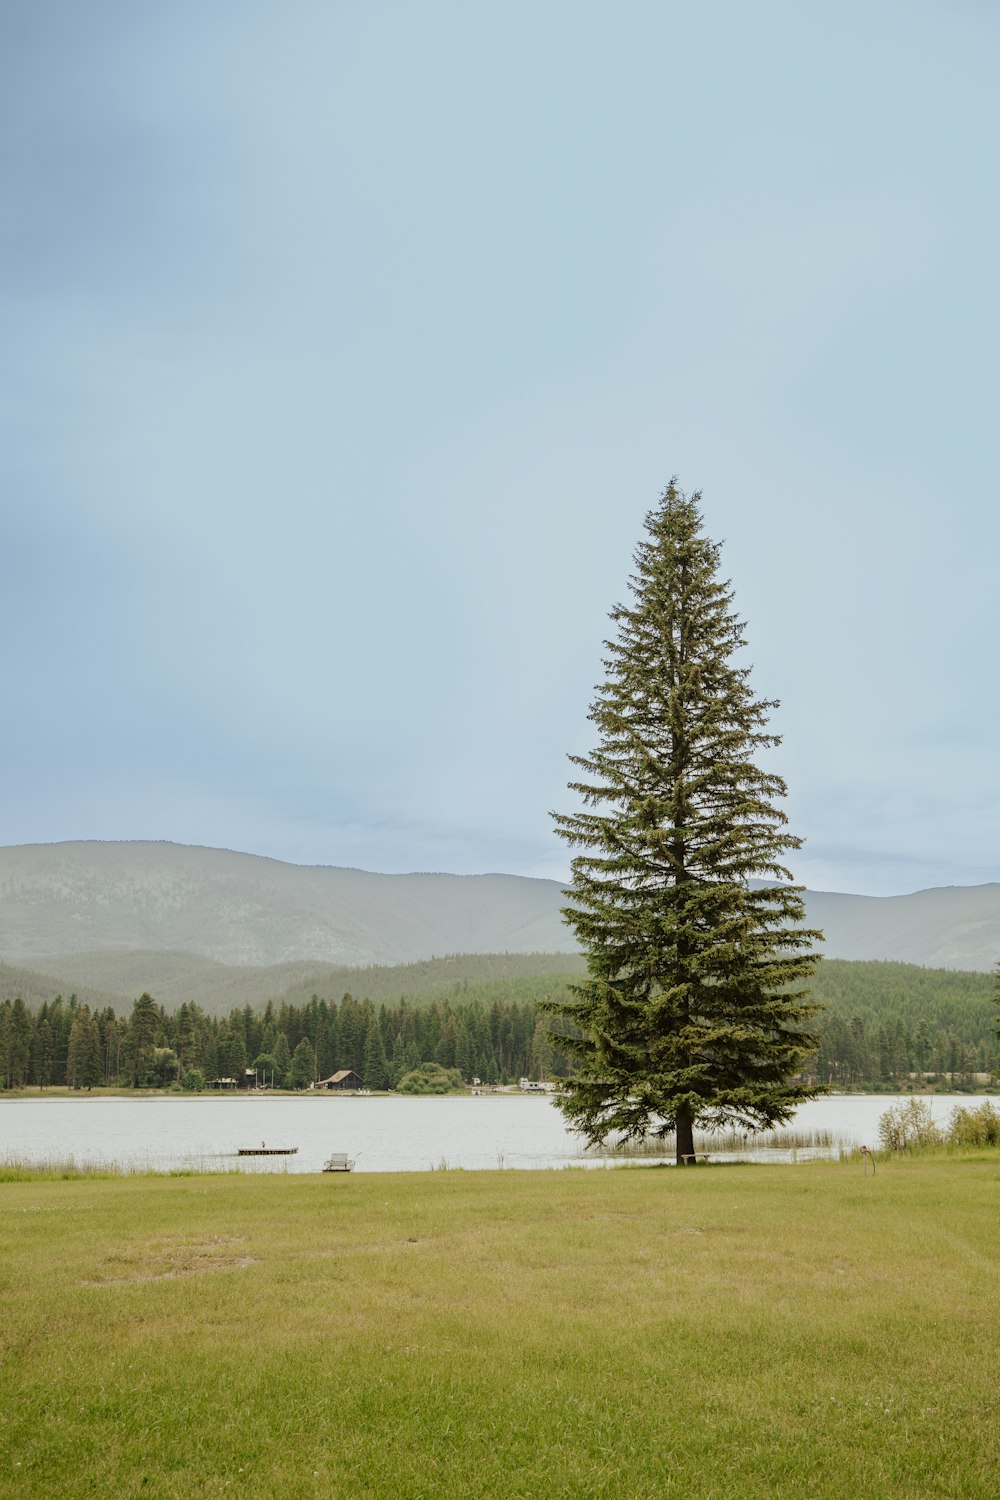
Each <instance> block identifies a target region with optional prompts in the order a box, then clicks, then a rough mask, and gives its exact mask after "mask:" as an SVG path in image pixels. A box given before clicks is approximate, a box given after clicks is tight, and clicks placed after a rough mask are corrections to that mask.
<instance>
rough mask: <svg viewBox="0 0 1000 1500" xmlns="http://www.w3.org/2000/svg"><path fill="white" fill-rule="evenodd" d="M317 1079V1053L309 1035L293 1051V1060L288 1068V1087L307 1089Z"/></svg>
mask: <svg viewBox="0 0 1000 1500" xmlns="http://www.w3.org/2000/svg"><path fill="white" fill-rule="evenodd" d="M315 1081H316V1054H315V1052H314V1051H313V1048H312V1043H311V1042H310V1041H309V1039H308V1037H303V1038H302V1040H301V1041H300V1042H299V1044H298V1046H297V1047H296V1049H295V1051H294V1052H293V1053H292V1062H291V1066H290V1067H289V1069H288V1087H289V1088H290V1089H307V1088H308V1087H309V1085H310V1084H311V1083H314V1082H315Z"/></svg>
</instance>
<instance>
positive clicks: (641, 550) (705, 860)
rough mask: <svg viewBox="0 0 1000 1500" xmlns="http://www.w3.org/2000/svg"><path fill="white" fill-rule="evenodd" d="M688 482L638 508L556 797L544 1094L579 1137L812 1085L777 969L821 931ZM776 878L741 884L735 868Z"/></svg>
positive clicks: (786, 975)
mask: <svg viewBox="0 0 1000 1500" xmlns="http://www.w3.org/2000/svg"><path fill="white" fill-rule="evenodd" d="M699 501H700V496H699V495H694V496H692V497H690V498H689V497H687V496H685V495H684V494H683V493H682V492H681V491H680V490H679V489H677V487H676V486H675V484H673V483H671V484H670V485H669V487H668V488H667V490H666V492H665V493H664V495H663V497H662V499H661V503H660V505H659V507H658V508H657V509H655V510H653V511H651V512H650V513H649V515H648V516H647V517H646V530H647V533H648V536H647V538H646V539H644V540H643V541H642V542H641V543H640V544H639V547H638V548H637V550H636V553H635V568H636V570H635V573H634V575H633V577H632V578H631V580H630V583H631V590H632V595H633V599H632V602H631V603H630V604H628V605H618V606H617V607H616V608H615V609H614V610H613V611H612V614H611V619H612V621H613V622H614V624H615V625H616V626H617V632H618V633H617V638H616V639H615V640H612V641H609V642H607V643H606V644H607V648H608V651H609V653H610V654H609V655H608V657H607V658H606V659H605V663H604V665H605V668H606V673H607V676H606V680H605V682H604V683H603V685H602V686H601V687H600V688H599V689H598V690H597V696H596V699H595V702H594V704H593V706H592V708H591V711H590V719H591V721H592V723H593V724H594V725H596V728H597V731H598V734H599V743H598V746H597V748H596V749H595V750H594V751H593V752H592V753H591V754H590V755H589V756H572V757H571V760H572V761H573V762H574V764H575V765H577V766H578V767H579V768H580V770H581V772H582V773H583V775H582V777H581V779H580V780H579V781H577V782H573V783H571V790H573V791H575V792H577V793H578V794H579V796H580V797H581V798H582V803H583V809H582V810H581V811H578V812H574V813H565V814H559V813H557V814H554V817H555V822H556V826H557V829H558V832H559V833H560V835H561V836H562V837H563V838H565V839H566V840H568V842H569V843H570V844H571V845H573V846H575V847H576V848H578V849H580V850H582V851H584V852H582V853H578V854H577V855H576V857H575V858H574V859H573V862H572V884H571V889H570V891H569V892H568V894H569V897H570V901H571V905H570V906H569V907H567V908H566V910H565V912H564V915H565V917H566V919H567V921H568V922H569V923H570V925H571V926H572V927H574V928H575V929H576V933H577V936H578V938H579V940H580V942H581V945H582V946H583V948H584V950H585V953H586V956H587V963H588V979H587V980H586V982H584V983H583V984H581V985H579V986H577V987H576V989H575V992H574V997H573V999H572V1000H571V1001H569V1002H568V1003H566V1004H564V1005H559V1004H554V1005H552V1004H550V1005H548V1006H547V1007H545V1008H546V1009H548V1010H549V1011H550V1012H552V1013H555V1014H559V1015H561V1016H563V1017H564V1018H565V1019H568V1020H569V1021H571V1022H572V1023H574V1025H575V1027H576V1028H578V1029H579V1032H580V1033H582V1035H581V1036H579V1037H577V1038H576V1039H570V1040H567V1041H563V1040H562V1039H560V1045H561V1046H563V1047H564V1049H568V1050H571V1051H572V1052H573V1053H574V1054H575V1055H576V1057H577V1059H578V1070H577V1072H576V1074H575V1076H574V1077H572V1078H570V1079H569V1080H568V1081H567V1085H566V1091H565V1093H564V1094H563V1095H562V1096H561V1099H560V1103H561V1105H562V1108H563V1110H564V1112H565V1113H566V1115H567V1117H568V1118H569V1119H570V1120H571V1121H572V1122H573V1124H574V1125H575V1127H576V1129H578V1130H579V1131H580V1132H581V1133H582V1134H583V1135H584V1136H585V1137H586V1138H587V1140H588V1141H589V1142H591V1143H596V1142H599V1141H602V1140H604V1139H606V1138H607V1137H608V1136H609V1135H612V1134H614V1135H618V1134H621V1135H624V1136H625V1137H628V1138H635V1137H638V1136H642V1135H646V1134H649V1133H652V1134H658V1135H667V1134H670V1133H673V1132H676V1150H677V1160H678V1162H681V1161H683V1160H684V1158H685V1157H690V1156H692V1155H693V1152H694V1140H693V1132H694V1126H695V1124H696V1123H701V1124H702V1125H704V1126H708V1127H714V1126H719V1125H739V1126H742V1127H745V1128H746V1127H749V1128H751V1129H756V1128H760V1127H763V1126H769V1125H772V1124H775V1123H779V1122H781V1121H782V1120H785V1119H787V1118H788V1116H789V1114H790V1113H791V1111H792V1110H793V1109H794V1108H795V1106H796V1105H797V1104H798V1103H799V1102H800V1101H801V1100H803V1099H807V1098H810V1097H812V1096H813V1095H814V1093H815V1092H816V1090H815V1089H813V1088H811V1087H809V1086H807V1085H806V1084H804V1083H801V1082H792V1081H790V1078H791V1075H793V1074H794V1073H795V1072H796V1070H797V1068H798V1067H799V1066H800V1065H801V1063H802V1061H803V1059H804V1058H805V1057H806V1055H807V1054H808V1053H809V1052H810V1051H812V1050H813V1048H814V1047H815V1045H816V1039H815V1038H814V1037H812V1036H810V1035H809V1034H808V1033H806V1032H805V1031H803V1026H804V1025H805V1023H807V1022H808V1019H809V1017H810V1015H811V1014H812V1012H813V1007H812V1006H811V1005H810V1004H809V1003H808V999H807V997H806V995H805V993H804V992H803V991H801V990H795V989H790V988H789V986H794V985H795V984H796V983H797V982H798V981H800V980H802V979H805V978H807V977H808V975H809V974H810V973H811V972H812V971H813V969H814V967H815V962H816V960H815V958H814V956H813V954H812V952H811V951H810V950H811V949H812V945H813V943H814V941H816V940H817V939H818V938H819V936H820V934H818V933H816V932H811V931H806V930H804V929H802V928H801V927H800V926H798V925H797V924H799V923H801V922H802V920H803V917H804V908H803V903H802V895H801V890H802V888H801V887H799V886H794V885H791V884H789V883H787V882H790V881H791V879H792V877H791V874H790V873H789V871H788V870H787V869H786V868H785V867H784V865H783V863H782V857H783V856H784V855H785V853H786V851H787V850H790V849H796V848H798V847H799V844H800V843H801V840H799V839H796V838H794V837H792V836H791V835H790V834H789V833H787V832H786V829H785V824H786V818H785V814H784V813H783V812H782V811H780V810H779V808H778V807H777V806H776V805H775V799H777V798H779V797H781V796H783V795H784V793H785V785H784V782H783V781H782V779H781V777H779V776H777V775H775V774H773V773H771V772H768V771H765V770H763V769H761V768H760V767H759V766H758V764H757V763H756V757H757V756H758V754H759V752H761V751H764V750H767V749H769V748H770V747H772V746H774V745H776V744H777V743H778V737H777V736H776V735H774V734H771V733H769V732H768V730H767V728H766V725H767V717H768V712H769V710H770V709H772V708H774V707H775V706H776V705H775V704H774V703H772V702H768V701H766V700H764V699H759V698H756V697H755V696H754V695H753V693H752V691H751V688H750V683H749V668H748V667H747V666H744V665H740V664H739V662H738V660H736V657H737V653H738V651H739V649H740V647H742V646H743V644H744V627H743V624H742V622H741V621H740V620H739V619H738V618H737V616H736V615H735V614H734V613H733V609H732V603H733V594H732V589H731V587H730V585H729V584H728V583H727V582H725V581H722V580H720V578H719V577H718V564H719V550H720V549H719V547H718V545H717V544H716V543H714V542H711V541H709V540H708V538H706V537H705V536H704V535H703V534H702V530H701V514H700V511H699ZM761 877H762V878H764V879H767V880H771V881H776V882H779V883H778V884H776V885H773V886H765V887H763V888H761V889H754V888H752V887H751V885H750V881H751V880H752V879H754V878H761Z"/></svg>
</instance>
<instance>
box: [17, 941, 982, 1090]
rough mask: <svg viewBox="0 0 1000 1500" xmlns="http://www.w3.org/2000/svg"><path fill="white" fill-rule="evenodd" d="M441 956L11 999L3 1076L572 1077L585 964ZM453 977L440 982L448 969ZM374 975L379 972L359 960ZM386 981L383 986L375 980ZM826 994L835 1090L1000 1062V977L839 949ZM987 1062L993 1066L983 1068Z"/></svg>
mask: <svg viewBox="0 0 1000 1500" xmlns="http://www.w3.org/2000/svg"><path fill="white" fill-rule="evenodd" d="M440 963H441V968H440V970H437V971H436V970H435V969H434V967H433V965H428V966H425V969H424V973H423V975H422V977H423V980H424V982H425V983H426V984H427V985H428V986H429V987H428V988H426V989H423V990H422V991H421V990H419V989H416V990H415V992H409V993H407V992H403V990H402V985H403V984H405V983H408V982H409V981H410V980H411V979H412V977H413V976H412V970H410V969H404V970H401V971H400V974H401V983H400V990H399V992H397V994H396V995H395V996H392V994H391V987H390V986H389V985H388V984H387V982H386V976H387V974H388V973H389V972H390V971H386V970H383V971H379V973H378V981H379V982H378V985H377V988H378V990H379V991H380V992H381V993H382V994H383V995H385V996H386V997H387V998H383V999H380V1000H376V999H373V998H372V997H371V996H368V995H366V996H365V997H364V998H362V999H357V998H355V997H354V996H353V995H352V994H350V993H345V994H343V995H342V996H340V998H333V997H329V996H321V995H318V994H314V995H312V996H311V997H309V998H307V999H301V1000H300V999H295V1000H290V999H288V998H287V997H278V998H277V999H275V1000H272V1001H268V1003H267V1004H266V1005H265V1006H263V1007H256V1008H255V1007H252V1006H250V1005H245V1006H243V1007H239V1008H234V1009H233V1010H231V1011H230V1013H229V1014H228V1015H227V1016H210V1015H208V1014H206V1013H205V1012H204V1011H203V1010H202V1009H201V1008H200V1007H199V1006H198V1005H197V1004H194V1003H185V1004H182V1005H180V1006H178V1007H176V1008H174V1009H172V1010H168V1009H167V1008H165V1007H164V1006H163V1005H161V1004H158V1003H157V1001H156V1000H155V999H153V998H152V997H150V996H149V995H142V996H141V997H140V998H139V999H138V1000H136V1001H134V1002H133V1004H132V1007H131V1011H130V1012H129V1011H128V1010H127V1008H125V1009H123V1008H119V1009H118V1010H117V1011H116V1008H115V1007H114V1006H112V1005H103V1006H102V1005H99V1004H97V1003H89V1002H88V1001H87V1000H85V999H81V998H79V997H77V996H76V995H71V996H69V997H68V998H62V997H59V996H55V997H53V998H51V999H47V998H40V999H36V1001H35V1003H32V1004H29V1003H26V1001H25V999H24V998H23V996H21V995H20V994H16V995H14V996H7V997H6V998H5V999H4V1000H3V1001H2V1002H0V1088H3V1089H8V1090H9V1089H20V1088H24V1087H38V1088H46V1087H55V1086H63V1087H65V1086H68V1087H70V1088H74V1089H92V1088H100V1087H117V1088H180V1089H185V1088H186V1089H190V1090H199V1089H202V1088H206V1087H210V1086H211V1085H212V1084H213V1083H214V1082H215V1080H217V1079H220V1078H235V1077H238V1076H240V1075H241V1074H242V1073H243V1070H244V1069H251V1070H252V1069H256V1070H257V1077H258V1081H259V1082H264V1081H266V1082H267V1084H268V1086H273V1087H276V1088H305V1087H308V1085H309V1084H310V1083H311V1082H313V1081H314V1080H315V1079H317V1078H326V1077H328V1076H329V1075H330V1074H331V1073H334V1072H336V1071H337V1070H339V1069H342V1068H350V1069H352V1070H353V1071H354V1072H355V1073H357V1074H358V1076H359V1077H360V1078H361V1079H362V1081H363V1083H364V1086H365V1087H366V1088H370V1089H387V1088H395V1087H396V1086H397V1085H398V1084H399V1082H400V1080H401V1079H402V1078H403V1077H404V1076H405V1074H406V1073H408V1072H409V1071H411V1070H412V1069H414V1068H416V1067H418V1066H420V1065H421V1064H425V1063H437V1064H439V1065H440V1066H441V1067H443V1068H445V1069H453V1068H454V1069H457V1070H458V1072H459V1074H460V1075H461V1077H462V1078H463V1079H464V1080H465V1081H466V1082H471V1080H472V1079H474V1078H479V1079H481V1080H482V1082H483V1083H485V1084H494V1083H506V1082H510V1081H516V1080H517V1079H519V1078H522V1077H527V1078H531V1079H535V1080H542V1079H547V1078H559V1077H563V1076H566V1075H567V1074H568V1073H569V1072H570V1070H571V1067H572V1064H571V1062H570V1061H569V1060H568V1058H567V1057H566V1056H565V1055H564V1053H563V1052H562V1051H561V1050H560V1046H559V1036H558V1034H555V1033H554V1032H553V1030H552V1027H553V1025H554V1024H558V1023H553V1021H552V1020H551V1019H549V1018H546V1017H544V1016H543V1015H542V1014H541V1012H540V1010H539V1006H540V1004H543V1003H545V1002H547V1001H553V1000H554V1001H560V1000H562V999H564V998H566V997H568V996H569V993H570V986H571V985H572V984H573V983H574V981H575V980H576V979H577V977H578V976H577V975H575V974H573V973H566V974H558V973H522V974H519V975H516V976H514V977H508V978H505V979H497V978H496V977H495V975H496V970H497V958H496V956H491V955H480V956H470V957H469V958H468V959H467V960H466V964H465V974H466V977H465V978H463V979H461V980H455V979H454V977H453V975H454V968H453V967H452V963H451V961H450V960H441V961H440ZM436 973H437V974H440V975H447V976H448V982H447V983H443V984H440V983H439V984H438V985H437V986H436V987H435V986H434V980H435V975H436ZM357 977H358V978H359V979H361V980H362V981H363V980H364V978H365V971H363V970H362V971H358V976H357ZM373 987H374V986H373ZM812 992H813V995H814V997H815V999H816V1000H817V1002H818V1003H819V1005H820V1006H821V1007H822V1008H821V1009H820V1010H819V1012H818V1014H817V1017H816V1019H815V1021H814V1022H813V1023H812V1024H813V1029H814V1031H815V1032H816V1033H817V1034H818V1036H819V1039H820V1044H819V1049H818V1051H817V1052H816V1053H815V1054H814V1055H813V1057H812V1058H811V1059H810V1061H809V1064H808V1067H809V1072H810V1076H813V1077H815V1078H816V1079H817V1080H818V1081H819V1082H820V1083H824V1084H828V1085H830V1086H832V1087H834V1088H854V1089H867V1090H871V1089H886V1090H892V1089H900V1088H907V1087H909V1086H910V1085H911V1084H912V1083H913V1082H914V1081H915V1078H914V1075H920V1074H923V1075H924V1076H925V1080H926V1082H928V1083H930V1084H935V1083H938V1084H941V1085H942V1086H944V1087H949V1088H958V1089H961V1088H972V1087H974V1086H975V1085H976V1084H977V1082H978V1085H979V1086H980V1087H981V1086H982V1082H983V1078H982V1075H984V1074H990V1073H996V1072H997V1071H1000V1056H998V1041H997V1036H996V1031H995V1027H996V1020H997V1006H996V1003H995V998H994V997H995V979H994V978H993V976H991V975H989V974H981V973H970V972H965V971H955V970H945V969H922V968H918V967H916V966H915V965H912V964H897V963H865V962H851V961H848V960H845V959H825V960H823V962H822V963H821V964H820V966H819V969H818V972H817V974H816V977H815V979H814V980H813V983H812ZM977 1075H978V1079H977Z"/></svg>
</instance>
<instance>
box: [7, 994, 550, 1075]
mask: <svg viewBox="0 0 1000 1500" xmlns="http://www.w3.org/2000/svg"><path fill="white" fill-rule="evenodd" d="M424 1062H436V1063H440V1064H441V1065H442V1066H443V1067H445V1068H457V1069H458V1071H459V1072H460V1073H461V1075H462V1077H463V1078H464V1079H467V1080H471V1079H473V1078H476V1077H478V1078H480V1079H481V1080H482V1081H483V1082H484V1083H499V1082H504V1081H506V1080H509V1079H512V1078H520V1077H529V1078H535V1079H543V1078H547V1077H550V1076H559V1075H560V1074H561V1073H565V1071H566V1067H567V1064H566V1060H565V1058H564V1057H563V1056H562V1054H561V1053H560V1052H559V1051H558V1048H557V1046H556V1039H555V1038H553V1036H552V1035H551V1034H550V1031H549V1026H548V1023H547V1022H545V1021H543V1020H541V1019H540V1018H539V1016H538V1014H537V1011H536V1007H535V1004H534V1002H533V1001H529V1002H525V1001H518V1000H516V999H512V1000H509V1001H499V1000H498V1001H494V1002H493V1003H492V1004H490V1005H485V1004H484V1003H483V1002H481V1001H477V1000H470V1001H465V1002H461V1001H460V1002H456V1003H452V1002H450V1001H432V1002H431V1003H430V1004H427V1005H424V1006H420V1007H417V1006H413V1005H411V1004H407V1003H406V1002H403V1003H400V1004H398V1005H396V1006H386V1005H380V1006H378V1008H376V1007H375V1005H373V1003H372V1002H371V1001H370V1000H364V1001H358V1000H355V999H354V998H353V996H351V995H349V994H348V995H345V996H344V997H343V998H342V999H341V1000H340V1001H339V1002H333V1001H328V1000H326V999H321V998H319V997H318V996H313V998H312V1000H311V1001H310V1002H309V1003H308V1004H306V1005H302V1006H294V1005H285V1004H283V1005H281V1006H280V1007H277V1008H276V1007H274V1006H273V1005H270V1004H269V1005H268V1006H267V1007H266V1008H265V1009H264V1010H263V1011H260V1012H258V1011H254V1010H253V1009H251V1007H249V1006H246V1007H244V1008H243V1009H240V1010H234V1011H232V1012H231V1013H230V1015H229V1016H227V1017H224V1018H222V1017H213V1016H207V1015H206V1014H205V1013H204V1012H203V1011H202V1010H201V1009H200V1008H199V1007H198V1006H197V1005H191V1004H184V1005H181V1006H180V1007H179V1008H178V1010H177V1011H175V1012H174V1013H168V1012H167V1011H166V1010H165V1008H164V1007H163V1006H162V1005H158V1004H157V1002H156V1001H155V1000H154V999H153V998H152V997H151V996H149V995H143V996H141V997H140V998H139V999H138V1000H137V1001H136V1002H135V1004H134V1005H133V1008H132V1013H131V1015H130V1016H127V1017H126V1016H117V1015H116V1014H115V1012H114V1010H113V1009H111V1008H110V1007H109V1008H107V1009H104V1010H99V1011H98V1010H93V1011H92V1010H91V1009H90V1008H89V1006H87V1005H85V1004H81V1003H79V1002H78V1001H77V1000H76V998H75V997H72V996H71V997H70V999H69V1000H67V1001H64V1000H62V999H56V1000H55V1001H54V1002H53V1003H51V1004H49V1003H46V1004H43V1005H42V1006H41V1008H40V1009H39V1010H38V1011H37V1013H34V1014H32V1012H30V1011H29V1010H28V1009H27V1007H26V1006H25V1004H24V1002H23V1001H22V1000H20V999H15V1000H7V1001H4V1002H3V1004H2V1005H0V1085H2V1086H3V1087H4V1088H8V1089H9V1088H21V1087H23V1086H25V1085H26V1084H27V1085H36V1086H40V1087H43V1088H44V1087H48V1086H53V1085H68V1086H69V1087H71V1088H94V1087H100V1086H107V1085H114V1086H129V1087H136V1088H143V1087H159V1088H163V1087H167V1086H170V1085H172V1084H180V1085H181V1086H182V1087H183V1086H185V1084H186V1086H187V1087H189V1088H191V1087H201V1086H202V1085H207V1084H210V1083H211V1082H212V1081H214V1080H215V1079H218V1078H233V1077H237V1076H239V1075H240V1074H241V1073H242V1071H243V1070H244V1069H246V1068H255V1069H256V1070H257V1072H258V1074H259V1076H260V1077H261V1078H262V1079H264V1078H266V1079H267V1081H268V1083H273V1085H274V1086H275V1087H279V1088H281V1087H291V1088H304V1087H306V1086H307V1085H308V1084H309V1083H311V1082H312V1081H313V1080H314V1079H316V1078H323V1077H327V1076H329V1075H330V1074H331V1073H333V1072H336V1071H337V1070H338V1069H340V1068H351V1069H353V1071H354V1072H356V1073H357V1074H358V1076H359V1077H360V1078H361V1079H362V1080H363V1081H364V1084H365V1087H366V1088H372V1089H385V1088H394V1087H395V1086H396V1084H398V1083H399V1081H400V1079H401V1078H402V1077H403V1075H404V1074H405V1073H406V1072H408V1071H409V1070H410V1069H411V1068H414V1067H416V1066H418V1065H419V1064H420V1063H424Z"/></svg>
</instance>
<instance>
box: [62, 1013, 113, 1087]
mask: <svg viewBox="0 0 1000 1500" xmlns="http://www.w3.org/2000/svg"><path fill="white" fill-rule="evenodd" d="M103 1081H104V1070H103V1068H102V1066H101V1038H100V1032H99V1031H98V1028H97V1021H96V1020H95V1019H94V1017H93V1016H92V1015H91V1014H90V1009H89V1007H88V1006H86V1005H82V1006H81V1007H80V1008H79V1010H78V1011H77V1013H76V1018H75V1020H74V1022H73V1025H72V1027H71V1028H70V1033H69V1046H68V1049H67V1054H66V1082H67V1083H68V1084H69V1086H70V1088H72V1089H92V1088H94V1087H95V1085H97V1084H100V1083H103Z"/></svg>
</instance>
